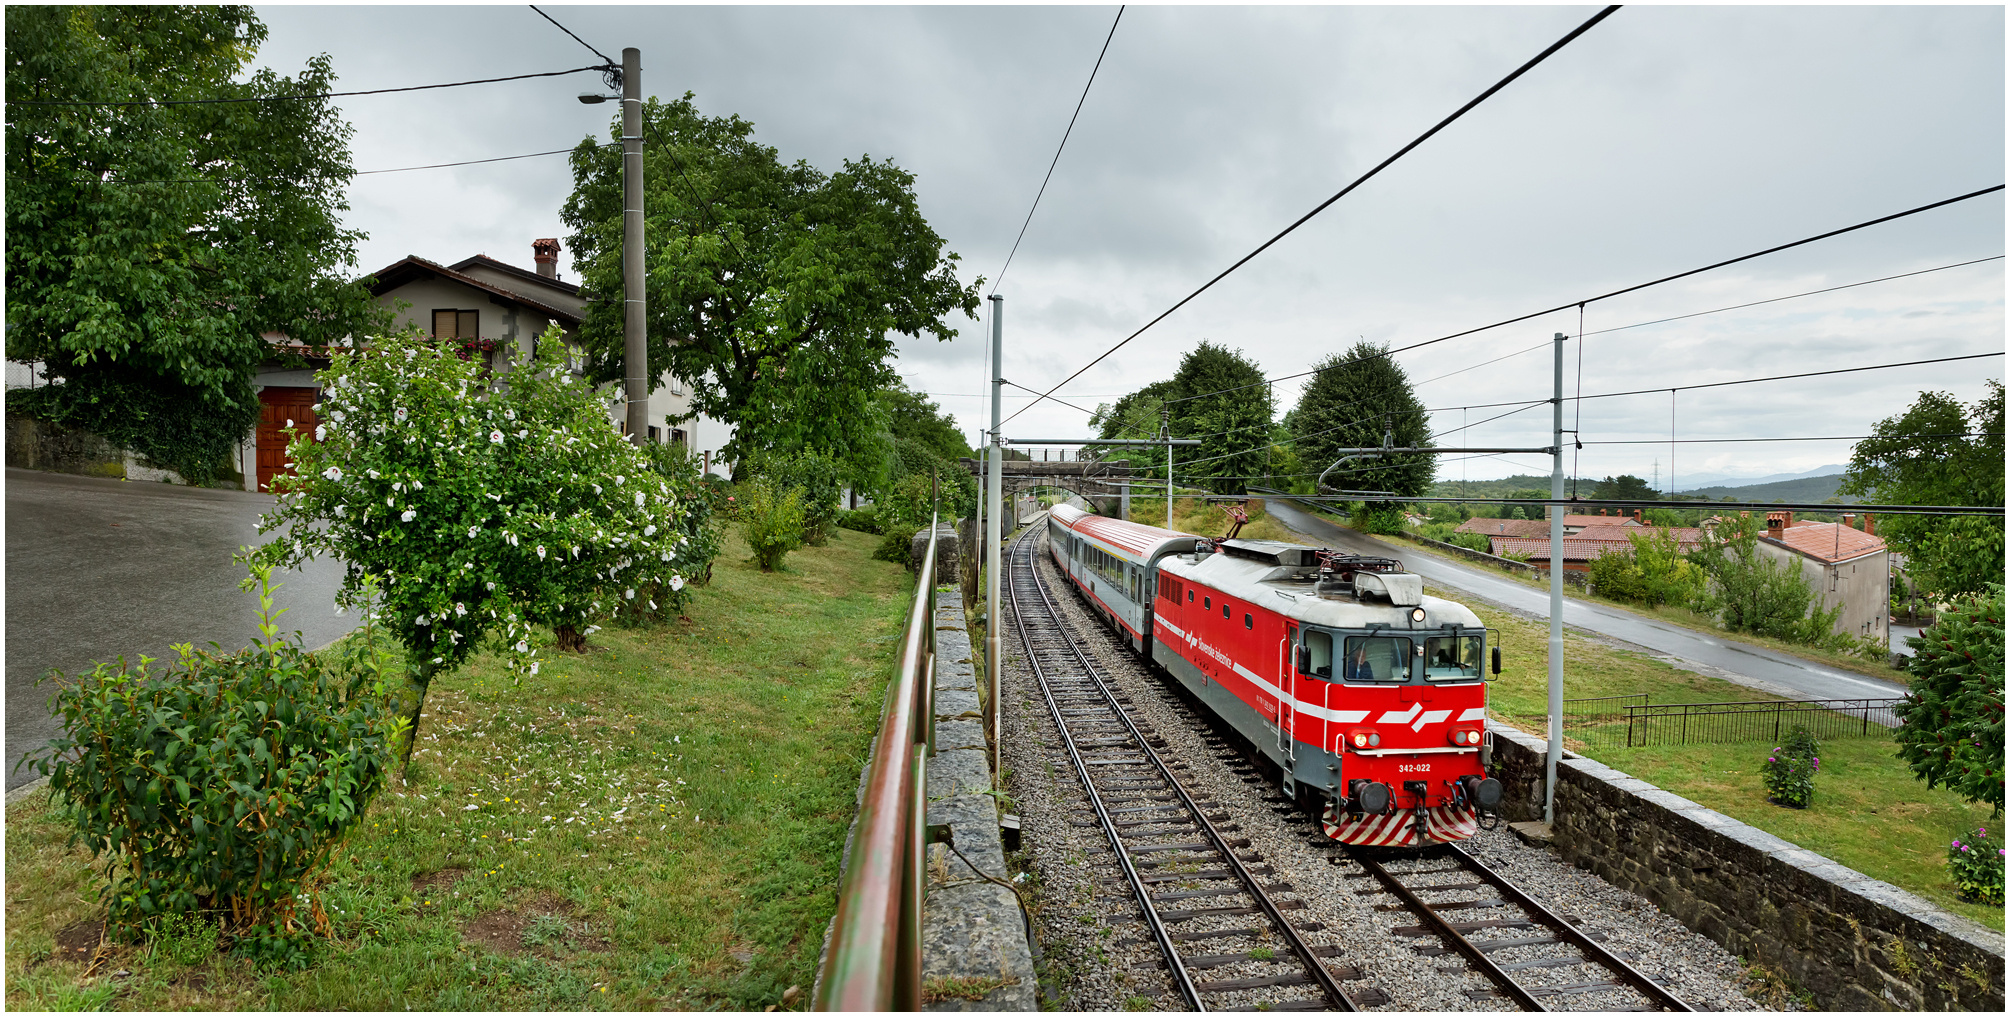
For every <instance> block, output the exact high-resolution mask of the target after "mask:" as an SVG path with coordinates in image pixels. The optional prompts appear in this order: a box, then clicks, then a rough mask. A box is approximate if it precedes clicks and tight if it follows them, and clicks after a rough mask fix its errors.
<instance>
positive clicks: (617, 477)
mask: <svg viewBox="0 0 2010 1017" xmlns="http://www.w3.org/2000/svg"><path fill="white" fill-rule="evenodd" d="M287 423H288V424H291V423H293V422H292V421H290V420H289V421H287ZM614 482H615V483H617V484H626V483H628V478H627V477H624V476H622V475H621V474H619V473H617V474H615V475H614Z"/></svg>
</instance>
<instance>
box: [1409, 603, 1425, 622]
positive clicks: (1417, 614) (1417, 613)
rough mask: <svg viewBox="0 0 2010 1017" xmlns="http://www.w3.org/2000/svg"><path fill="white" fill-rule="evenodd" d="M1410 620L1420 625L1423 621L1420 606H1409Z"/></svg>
mask: <svg viewBox="0 0 2010 1017" xmlns="http://www.w3.org/2000/svg"><path fill="white" fill-rule="evenodd" d="M1410 620H1411V621H1413V622H1416V623H1417V624H1419V625H1422V624H1423V623H1424V609H1423V608H1421V607H1416V608H1411V609H1410Z"/></svg>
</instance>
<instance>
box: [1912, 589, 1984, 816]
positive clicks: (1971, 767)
mask: <svg viewBox="0 0 2010 1017" xmlns="http://www.w3.org/2000/svg"><path fill="white" fill-rule="evenodd" d="M1906 642H1907V643H1908V644H1909V645H1910V646H1911V647H1912V648H1913V650H1915V651H1916V654H1917V655H1916V656H1914V657H1913V658H1912V664H1911V666H1910V670H1911V671H1912V681H1911V682H1910V687H1909V688H1908V689H1907V691H1906V696H1905V701H1904V702H1903V703H1900V704H1899V705H1898V707H1897V709H1896V710H1895V711H1894V712H1895V713H1897V714H1898V719H1899V720H1900V721H1901V723H1900V725H1899V728H1898V730H1897V732H1896V733H1895V734H1896V737H1897V740H1898V756H1899V758H1900V759H1903V760H1905V761H1906V762H1907V763H1909V764H1911V766H1912V772H1913V775H1914V776H1915V777H1918V778H1919V779H1921V780H1924V781H1926V786H1927V787H1934V786H1936V785H1941V784H1944V785H1946V786H1947V787H1949V788H1951V789H1952V790H1953V791H1954V792H1955V793H1956V794H1959V795H1961V796H1962V797H1964V798H1967V799H1968V800H1969V801H1973V802H1984V803H1987V804H1988V805H1991V806H1993V807H1994V808H1995V809H1996V811H1997V813H1998V814H1999V815H2000V814H2001V813H2002V811H2003V584H2001V583H1991V584H1988V585H1987V587H1986V588H1985V589H1984V591H1983V592H1982V593H1981V594H1979V595H1976V596H1971V597H1962V598H1960V599H1958V600H1957V601H1956V602H1955V603H1954V605H1953V610H1951V611H1946V612H1943V613H1942V614H1941V615H1940V617H1939V620H1937V621H1935V622H1934V624H1933V626H1932V627H1931V628H1928V629H1927V630H1926V631H1924V632H1921V633H1920V634H1919V635H1918V636H1916V637H1914V638H1912V639H1908V640H1906Z"/></svg>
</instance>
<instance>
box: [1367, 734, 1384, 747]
mask: <svg viewBox="0 0 2010 1017" xmlns="http://www.w3.org/2000/svg"><path fill="white" fill-rule="evenodd" d="M1368 744H1370V745H1380V744H1382V735H1381V733H1380V732H1378V731H1370V732H1368Z"/></svg>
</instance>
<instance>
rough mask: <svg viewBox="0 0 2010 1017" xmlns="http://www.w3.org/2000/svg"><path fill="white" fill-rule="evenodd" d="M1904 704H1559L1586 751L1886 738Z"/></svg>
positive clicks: (1612, 700) (1635, 698) (1616, 700)
mask: <svg viewBox="0 0 2010 1017" xmlns="http://www.w3.org/2000/svg"><path fill="white" fill-rule="evenodd" d="M1901 702H1904V700H1903V699H1801V700H1775V701H1770V702H1766V701H1761V702H1739V703H1665V704H1659V705H1649V704H1648V703H1647V696H1646V695H1645V694H1644V693H1642V694H1637V695H1632V696H1607V697H1603V698H1599V699H1567V700H1564V734H1565V736H1566V737H1569V738H1574V739H1576V740H1577V741H1579V742H1581V743H1583V744H1584V745H1585V746H1586V747H1587V748H1619V747H1624V748H1642V747H1646V746H1650V745H1695V744H1706V743H1737V742H1752V743H1759V742H1773V743H1775V744H1777V743H1778V742H1779V741H1780V739H1782V738H1785V737H1786V736H1787V734H1788V733H1789V732H1791V731H1793V729H1794V728H1795V727H1805V728H1807V729H1808V730H1809V731H1811V732H1813V734H1814V736H1815V737H1817V738H1822V739H1832V738H1872V737H1878V738H1881V737H1884V736H1885V734H1886V733H1887V732H1888V731H1889V730H1890V729H1891V728H1895V727H1897V726H1898V716H1897V715H1896V713H1894V712H1893V707H1895V706H1897V705H1898V704H1899V703H1901Z"/></svg>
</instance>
